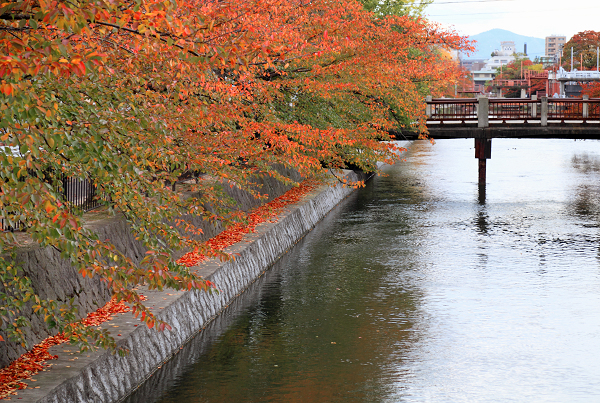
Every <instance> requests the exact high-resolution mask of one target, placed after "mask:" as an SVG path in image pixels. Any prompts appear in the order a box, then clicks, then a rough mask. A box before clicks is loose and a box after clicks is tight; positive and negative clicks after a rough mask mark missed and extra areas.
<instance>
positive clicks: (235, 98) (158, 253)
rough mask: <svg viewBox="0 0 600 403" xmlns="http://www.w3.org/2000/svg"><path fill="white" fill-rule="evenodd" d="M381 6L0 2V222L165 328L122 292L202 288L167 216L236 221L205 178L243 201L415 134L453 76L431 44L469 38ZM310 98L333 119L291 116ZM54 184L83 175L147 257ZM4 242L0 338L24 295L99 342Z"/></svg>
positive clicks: (79, 335)
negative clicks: (181, 184) (267, 186)
mask: <svg viewBox="0 0 600 403" xmlns="http://www.w3.org/2000/svg"><path fill="white" fill-rule="evenodd" d="M412 3H413V2H410V4H408V3H404V2H397V3H392V2H390V3H389V4H390V6H391V5H393V4H396V5H399V4H405V5H406V4H408V5H409V6H413V5H415V4H412ZM382 4H388V3H382ZM419 4H421V3H419ZM374 11H376V12H377V10H374ZM383 14H386V15H383ZM387 14H388V12H385V13H383V12H380V13H379V14H377V15H376V14H374V12H373V11H369V10H366V9H365V8H364V7H363V5H362V4H361V3H358V2H355V1H353V0H328V1H325V0H315V1H310V2H306V1H303V0H292V1H289V0H287V1H282V0H236V1H223V0H209V1H202V2H197V1H193V0H192V1H182V2H178V3H176V2H172V1H169V0H136V1H123V0H117V1H110V2H107V1H103V0H74V1H73V0H70V1H63V0H48V1H46V0H15V1H12V2H8V3H3V4H2V6H1V8H0V47H2V50H3V52H2V56H1V57H0V79H1V83H0V93H1V95H0V109H1V110H2V120H1V121H0V140H1V141H2V143H3V144H2V145H3V146H4V147H2V148H0V166H1V168H0V183H1V184H2V188H1V190H0V208H1V216H2V219H3V220H4V223H5V225H8V226H11V227H14V228H19V227H22V228H23V229H24V230H25V231H26V234H27V235H28V236H29V237H30V238H31V240H32V241H33V242H34V243H37V244H38V245H39V246H40V247H49V248H54V249H55V250H57V251H58V252H60V254H61V256H62V257H63V258H64V259H67V260H68V261H70V263H71V264H72V265H73V266H74V267H76V268H77V270H78V271H79V273H80V274H81V275H83V276H99V277H100V278H102V279H103V281H105V282H106V284H107V286H108V287H109V289H110V290H111V291H112V293H113V294H114V296H115V297H116V298H118V299H120V300H123V301H126V302H127V303H129V304H130V305H132V306H133V310H134V312H135V314H136V316H138V315H139V316H140V317H141V318H142V319H143V320H144V321H145V322H146V323H147V324H148V325H149V326H151V327H152V326H155V325H156V327H159V328H164V327H165V326H168V325H167V324H165V323H160V322H157V321H156V318H155V317H154V316H153V315H152V313H151V312H150V311H149V310H148V309H147V308H146V307H145V306H144V304H143V300H142V298H141V297H140V295H139V293H138V292H137V291H136V289H135V286H136V285H138V284H142V283H146V284H148V285H149V287H150V288H156V289H163V288H165V287H170V288H174V289H192V288H196V289H208V288H209V286H208V284H207V283H206V281H205V280H204V279H202V278H200V277H198V276H196V275H195V274H194V273H193V272H191V271H190V270H189V269H188V268H187V267H184V266H182V265H179V264H177V263H176V262H175V261H174V260H173V258H172V255H173V252H174V251H175V250H190V249H196V250H198V251H199V253H202V254H204V255H206V256H219V257H222V258H227V256H225V255H223V254H222V253H221V252H219V251H218V250H216V249H214V248H212V247H211V246H210V244H207V243H205V242H200V241H198V238H197V236H196V235H197V234H198V229H197V228H195V227H194V226H193V225H191V224H190V223H189V221H186V220H182V219H181V218H182V217H190V216H198V217H200V218H202V219H203V220H206V221H209V222H216V221H219V222H223V223H224V224H225V225H228V224H230V223H233V222H237V221H240V220H243V219H244V216H243V214H241V213H239V212H235V211H234V210H232V208H233V206H231V205H229V204H228V202H227V200H228V199H227V198H225V197H224V196H223V193H222V191H221V190H220V188H221V186H220V185H222V184H224V183H227V184H230V185H235V186H238V187H240V188H242V189H246V190H248V191H250V192H251V193H253V194H254V195H256V196H257V197H259V196H260V190H257V189H255V188H254V187H253V186H252V181H253V178H255V177H256V176H257V175H271V176H274V177H276V178H277V179H280V180H281V181H284V182H286V183H291V180H290V179H289V178H287V177H285V176H283V175H281V174H280V173H279V171H278V170H277V169H276V167H277V166H280V167H287V168H293V169H295V170H297V171H298V172H299V173H300V174H302V175H303V176H304V177H320V176H323V175H324V174H325V173H327V172H334V173H335V172H336V170H337V169H338V168H345V167H353V168H357V169H362V170H365V171H377V161H385V162H389V163H392V162H393V161H394V160H395V159H396V158H397V155H396V152H397V151H398V150H397V148H396V146H395V145H394V143H390V142H385V141H382V140H389V139H390V137H389V133H390V132H391V131H393V130H396V129H398V128H402V127H413V128H415V129H417V130H423V129H424V126H423V123H422V122H423V121H424V119H423V117H424V105H423V100H424V95H425V94H426V93H430V92H433V93H434V94H435V93H438V92H439V91H442V90H443V88H444V87H445V86H446V85H447V82H448V80H453V79H454V77H455V74H456V72H457V70H456V69H455V68H454V67H453V66H452V65H450V64H448V63H447V61H445V60H444V59H443V58H441V57H440V53H439V51H438V50H439V49H440V48H453V49H463V50H468V49H470V44H468V43H467V42H466V41H465V39H464V38H461V37H459V36H458V35H456V34H455V33H454V32H448V31H446V30H443V29H441V28H439V27H437V26H434V25H431V24H430V23H428V22H427V21H426V20H424V19H422V18H420V17H418V16H415V15H412V16H408V15H399V14H402V13H399V12H389V14H390V15H387ZM310 99H317V100H319V102H320V103H321V104H326V103H327V102H329V103H330V105H334V106H333V107H332V108H333V109H334V110H333V111H332V116H333V117H332V118H331V119H327V118H322V117H320V116H318V115H319V113H318V112H316V111H313V112H312V114H313V115H312V116H308V117H306V116H305V115H304V114H298V113H297V112H296V111H297V110H298V109H299V108H296V106H295V105H297V104H298V103H299V102H300V100H302V102H309V101H310ZM306 109H307V108H305V110H306ZM309 115H310V114H309ZM335 119H338V120H335ZM198 173H209V174H210V175H209V176H208V179H206V180H200V181H198V182H197V183H196V184H195V185H193V188H192V189H190V192H189V193H187V194H185V195H184V194H182V193H179V192H177V191H174V190H173V188H172V187H171V186H168V184H170V183H174V182H175V181H177V180H178V179H179V178H182V177H190V176H193V175H197V174H198ZM62 176H67V177H75V178H86V179H88V180H90V181H92V182H93V183H94V185H95V186H96V189H97V192H96V193H97V195H99V196H98V197H101V200H102V202H103V203H104V204H105V205H106V207H107V209H108V212H109V213H110V214H114V215H119V216H121V217H122V218H123V219H124V220H126V221H127V222H128V223H129V224H130V226H131V230H132V231H133V232H134V234H135V236H136V237H137V239H139V240H140V242H142V243H143V245H144V247H145V248H146V249H147V251H148V252H147V254H146V256H145V257H144V258H143V259H142V260H141V261H140V262H137V261H134V260H132V259H131V258H129V257H128V256H127V254H126V253H124V251H120V250H118V249H117V248H116V247H115V246H114V245H113V243H111V241H110V240H104V239H100V238H99V237H98V236H97V235H96V234H95V233H94V232H93V231H91V230H89V229H88V228H87V227H86V226H85V225H84V221H83V212H82V211H81V210H80V209H78V208H77V206H76V205H73V204H72V203H71V202H69V200H67V199H66V198H65V196H64V194H63V193H64V192H63V185H62V182H61V180H60V178H61V177H62ZM190 195H195V196H193V197H190ZM209 206H210V207H209ZM18 246H19V243H18V240H17V237H16V235H15V234H14V233H11V232H2V233H1V234H0V247H1V249H2V254H1V256H0V277H1V278H2V283H3V284H4V288H3V289H2V290H0V300H1V301H2V302H1V303H0V318H1V320H2V323H3V324H4V326H5V327H6V329H7V330H8V332H9V334H10V336H11V337H12V338H15V339H19V337H20V336H22V332H21V328H22V327H23V326H26V325H27V320H26V318H24V317H23V313H24V312H25V311H23V310H24V309H26V308H25V305H24V301H32V304H33V310H35V311H36V312H38V313H39V314H42V315H43V317H44V319H45V321H46V322H47V324H48V325H49V326H51V327H55V328H57V329H58V330H59V331H61V332H65V333H66V335H67V336H68V337H70V339H71V341H72V342H74V343H79V344H80V345H82V346H92V345H98V346H111V345H114V341H113V340H112V338H111V337H110V336H109V335H108V334H106V333H99V332H98V331H96V330H95V329H89V328H85V327H83V326H81V325H80V324H78V322H77V320H76V317H75V315H74V313H73V311H72V310H71V309H69V307H59V306H57V305H56V303H55V302H54V301H45V300H42V299H40V298H39V297H38V296H37V295H35V292H34V290H32V288H31V286H30V281H29V279H27V278H26V277H24V276H23V275H22V272H21V271H20V269H19V267H18V265H16V264H15V261H14V257H15V253H16V251H17V248H18Z"/></svg>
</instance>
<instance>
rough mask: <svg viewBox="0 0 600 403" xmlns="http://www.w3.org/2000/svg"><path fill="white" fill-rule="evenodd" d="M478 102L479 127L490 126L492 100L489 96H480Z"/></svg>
mask: <svg viewBox="0 0 600 403" xmlns="http://www.w3.org/2000/svg"><path fill="white" fill-rule="evenodd" d="M477 104H478V107H477V127H489V126H490V100H489V99H488V97H479V99H478V102H477Z"/></svg>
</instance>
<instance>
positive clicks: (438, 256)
mask: <svg viewBox="0 0 600 403" xmlns="http://www.w3.org/2000/svg"><path fill="white" fill-rule="evenodd" d="M494 141H495V142H496V144H495V154H494V159H492V160H490V161H488V183H487V189H486V188H483V189H482V188H481V187H478V186H477V160H475V159H474V158H473V156H472V149H471V148H470V147H471V142H467V141H464V142H462V141H460V140H453V141H438V143H437V144H436V145H435V146H431V145H430V144H429V143H428V142H416V143H413V144H412V145H411V150H410V151H409V152H408V153H407V155H406V158H407V160H408V162H407V163H405V164H402V165H399V166H396V167H392V168H390V169H389V171H388V174H389V176H387V177H383V178H377V179H375V180H373V181H372V182H370V183H369V184H368V186H367V187H366V188H365V189H363V190H361V191H360V192H359V193H357V194H356V195H355V196H354V197H352V198H350V199H348V200H347V201H346V202H345V203H344V204H343V205H342V206H340V208H339V209H338V210H336V211H335V212H334V213H333V214H332V215H330V216H329V217H328V218H327V219H326V220H325V221H324V222H322V223H321V224H320V225H319V226H318V227H317V228H316V229H315V230H314V231H313V232H312V233H311V234H309V235H308V236H307V237H306V238H305V239H304V240H303V241H302V242H301V243H300V244H299V245H298V247H296V248H295V249H294V250H292V251H291V252H290V254H288V255H287V256H286V258H285V259H284V260H282V261H281V262H280V263H279V264H278V265H277V266H276V267H275V268H274V269H273V270H271V271H269V272H268V274H267V276H266V277H265V278H264V279H263V280H261V281H260V282H258V283H257V284H256V285H255V286H254V288H253V289H252V290H251V291H250V292H249V293H247V294H244V295H245V296H244V299H242V300H241V301H242V302H240V304H241V306H240V307H239V308H240V312H238V313H235V314H234V313H232V312H230V313H228V314H227V315H224V316H223V317H222V318H220V319H219V320H218V321H217V322H215V323H214V324H212V325H211V327H209V328H207V330H205V331H204V332H202V333H201V334H200V336H199V337H198V338H197V339H196V340H194V341H193V342H192V343H191V344H190V345H189V346H188V347H186V350H184V351H185V353H183V354H180V355H179V356H182V358H176V360H174V361H176V363H168V364H166V365H165V366H163V370H164V372H160V373H158V374H156V375H155V376H154V377H153V379H154V380H151V382H149V383H148V384H146V385H144V386H143V387H142V388H141V389H140V391H139V392H138V393H137V394H136V395H133V396H132V397H131V398H130V400H129V402H151V401H160V402H178V403H184V402H263V401H264V402H348V401H349V402H365V403H366V402H506V401H519V402H563V401H569V402H571V401H594V400H595V398H596V397H597V396H600V321H599V320H598V312H599V311H600V291H599V290H600V270H599V268H600V266H599V259H600V247H599V246H598V245H599V244H600V234H599V233H598V227H599V225H598V224H599V223H600V221H598V211H599V208H600V189H599V188H598V186H596V185H595V184H596V183H600V182H599V181H598V179H600V178H598V175H599V173H600V169H597V168H600V163H599V161H600V147H599V146H598V144H597V143H596V142H586V143H581V142H567V141H552V140H550V141H543V142H540V141H539V140H537V141H536V140H529V141H527V140H518V141H516V140H511V141H509V140H502V141H501V140H494ZM584 146H585V147H584ZM179 356H178V357H179Z"/></svg>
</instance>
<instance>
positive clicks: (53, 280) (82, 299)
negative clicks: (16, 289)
mask: <svg viewBox="0 0 600 403" xmlns="http://www.w3.org/2000/svg"><path fill="white" fill-rule="evenodd" d="M278 171H279V172H280V173H281V174H283V175H285V176H287V177H289V178H292V179H294V180H300V179H301V178H300V176H299V175H298V174H297V173H296V172H295V171H292V170H287V169H283V168H279V169H278ZM255 183H256V184H257V186H258V189H260V192H261V193H262V194H267V195H269V196H268V199H267V201H269V200H272V199H274V198H276V197H278V196H280V195H282V194H283V193H285V192H286V191H288V190H289V189H290V186H288V185H284V184H283V183H281V182H279V181H277V180H275V179H273V178H272V177H268V176H267V177H260V178H257V179H256V180H255ZM223 189H224V191H225V192H226V193H228V195H229V196H230V197H231V198H232V199H233V200H234V201H235V202H236V203H237V205H236V207H237V208H239V209H241V210H244V211H248V210H250V209H251V208H253V207H256V206H258V205H260V204H261V203H263V202H264V200H259V199H256V198H255V197H253V196H252V195H251V194H250V193H248V192H246V191H242V190H240V189H238V188H235V187H233V188H232V187H229V186H224V187H223ZM188 219H189V220H190V222H192V223H193V224H194V225H196V226H197V227H198V228H201V229H202V230H203V234H202V236H201V237H200V239H201V240H207V239H209V238H212V237H213V236H215V235H217V234H218V233H220V232H221V231H222V230H223V228H222V227H221V225H220V224H219V223H217V224H213V223H209V222H207V221H202V220H201V219H200V218H189V217H188ZM84 221H85V222H86V224H85V225H86V227H88V228H90V229H92V230H93V231H94V232H96V233H97V234H98V235H99V237H100V239H110V240H111V241H112V242H113V244H114V245H115V246H116V247H117V248H118V249H119V250H120V251H122V252H124V253H125V254H126V255H127V257H129V258H131V259H132V260H133V261H135V262H139V261H140V260H141V259H142V258H143V257H144V256H145V253H146V249H145V248H144V246H143V245H142V244H141V243H140V242H138V241H137V240H136V239H135V236H134V235H133V234H132V233H131V231H130V230H129V225H128V224H127V222H126V221H125V220H124V219H123V218H121V217H119V216H117V217H110V218H109V217H108V214H107V213H103V212H91V213H88V214H86V216H85V217H84ZM26 236H27V235H26V234H21V235H20V237H21V238H23V239H24V240H25V242H26V241H27V239H26ZM181 255H183V251H180V252H178V253H176V256H175V257H179V256H181ZM17 264H18V266H19V267H21V268H22V269H23V272H24V275H26V276H27V277H29V278H31V280H32V285H33V288H34V290H36V292H37V293H38V295H39V296H40V297H41V298H44V299H51V300H54V301H57V302H59V303H61V304H63V303H68V302H69V301H70V300H71V299H73V304H74V306H75V307H76V308H77V314H78V316H79V318H83V317H85V316H86V315H87V314H88V313H90V312H93V311H95V310H96V309H98V308H100V307H102V306H103V305H104V304H105V303H106V302H107V301H108V300H109V299H110V297H111V293H110V291H109V290H108V289H107V287H106V285H105V283H103V282H102V281H100V279H99V278H97V277H94V278H92V279H90V278H83V277H82V276H81V275H79V273H77V271H76V270H75V269H74V268H73V267H72V266H71V265H70V263H69V262H68V261H67V260H65V259H62V258H61V257H60V253H59V252H58V251H56V250H55V249H53V248H50V247H48V248H40V247H38V246H36V245H30V246H27V247H23V248H21V249H20V250H19V251H18V253H17ZM1 287H2V284H0V291H2V289H1ZM28 316H29V318H30V321H31V326H30V327H28V328H25V339H26V341H27V345H28V346H29V347H31V346H33V345H35V344H37V343H39V342H41V341H42V340H44V339H45V338H46V337H48V336H52V335H54V334H55V332H53V331H52V330H51V329H48V328H47V326H46V323H45V322H44V321H43V318H41V317H40V316H38V315H34V314H33V312H31V310H30V315H28ZM0 336H2V337H3V338H4V340H7V341H6V342H0V368H3V367H5V366H7V365H8V364H10V363H11V362H12V361H14V360H15V359H17V358H19V357H20V356H21V355H22V354H23V353H25V352H26V349H25V348H23V347H22V346H21V344H19V343H16V342H12V341H10V340H8V337H7V335H6V333H5V332H3V331H2V328H0Z"/></svg>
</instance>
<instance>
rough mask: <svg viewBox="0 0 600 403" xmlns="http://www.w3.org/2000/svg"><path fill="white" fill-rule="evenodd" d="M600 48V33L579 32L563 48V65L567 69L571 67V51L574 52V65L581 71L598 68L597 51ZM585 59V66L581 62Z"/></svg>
mask: <svg viewBox="0 0 600 403" xmlns="http://www.w3.org/2000/svg"><path fill="white" fill-rule="evenodd" d="M599 46H600V32H596V31H582V32H579V33H577V34H575V35H573V37H572V38H571V39H569V41H568V42H567V43H565V47H564V48H563V57H562V65H563V67H564V68H565V69H567V70H568V69H570V66H571V50H572V51H573V64H574V67H575V68H578V69H579V70H589V69H591V68H595V67H596V59H597V57H596V56H597V49H598V47H599ZM582 59H583V65H581V60H582Z"/></svg>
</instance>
